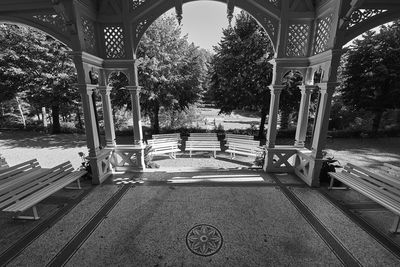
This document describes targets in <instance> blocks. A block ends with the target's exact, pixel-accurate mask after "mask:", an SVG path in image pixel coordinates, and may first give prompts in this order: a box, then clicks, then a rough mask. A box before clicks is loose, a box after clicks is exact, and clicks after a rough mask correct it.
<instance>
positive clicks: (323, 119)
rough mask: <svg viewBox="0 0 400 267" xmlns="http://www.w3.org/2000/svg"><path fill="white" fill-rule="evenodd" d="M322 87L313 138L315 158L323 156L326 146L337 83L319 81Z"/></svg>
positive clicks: (319, 85)
mask: <svg viewBox="0 0 400 267" xmlns="http://www.w3.org/2000/svg"><path fill="white" fill-rule="evenodd" d="M317 86H318V87H319V88H320V92H321V95H320V102H319V109H318V117H317V118H316V124H315V130H314V136H313V140H312V155H313V157H314V158H316V159H319V158H322V150H323V149H324V148H325V144H326V136H327V133H328V126H329V117H330V111H331V102H332V96H333V93H334V91H335V88H336V86H337V83H332V82H331V83H318V84H317Z"/></svg>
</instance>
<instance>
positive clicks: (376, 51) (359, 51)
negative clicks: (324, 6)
mask: <svg viewBox="0 0 400 267" xmlns="http://www.w3.org/2000/svg"><path fill="white" fill-rule="evenodd" d="M344 57H345V59H346V61H345V64H344V66H343V68H342V72H341V79H342V83H341V86H340V93H341V95H342V98H343V102H344V103H345V104H346V105H347V106H348V107H350V108H351V109H352V110H354V111H360V110H366V111H371V112H373V113H374V118H373V123H372V130H373V132H375V133H376V132H377V130H378V128H379V124H380V121H381V118H382V114H383V112H384V111H386V110H387V109H392V108H399V107H400V102H399V100H398V99H399V98H400V64H399V62H400V21H396V22H394V23H393V24H391V25H389V26H382V27H381V29H380V32H379V33H375V32H372V31H368V32H366V33H365V34H364V35H363V39H358V40H355V41H354V43H353V44H352V45H351V46H350V47H349V48H348V50H347V52H346V53H345V54H344Z"/></svg>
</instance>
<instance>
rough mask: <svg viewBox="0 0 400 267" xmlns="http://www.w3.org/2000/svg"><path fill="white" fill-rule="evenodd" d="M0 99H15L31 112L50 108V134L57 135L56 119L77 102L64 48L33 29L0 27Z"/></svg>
mask: <svg viewBox="0 0 400 267" xmlns="http://www.w3.org/2000/svg"><path fill="white" fill-rule="evenodd" d="M0 50H1V51H2V52H1V54H0V97H1V100H2V101H4V100H10V99H11V98H14V97H16V96H18V97H20V98H21V99H23V100H24V101H25V102H27V103H29V104H30V106H31V109H32V110H33V111H38V110H41V108H42V107H47V108H51V110H52V118H53V132H54V133H59V132H60V115H61V114H68V113H70V112H71V111H72V110H73V109H75V107H76V104H77V103H78V102H79V98H80V97H79V93H78V90H77V88H76V87H74V86H72V84H73V83H76V72H75V67H74V64H73V62H72V60H71V59H70V58H69V56H68V48H67V47H66V46H64V45H63V44H62V43H60V42H58V41H56V40H54V39H53V38H51V37H50V36H47V35H45V34H43V33H41V32H38V31H36V30H34V29H31V28H28V27H23V26H17V25H8V24H2V25H0Z"/></svg>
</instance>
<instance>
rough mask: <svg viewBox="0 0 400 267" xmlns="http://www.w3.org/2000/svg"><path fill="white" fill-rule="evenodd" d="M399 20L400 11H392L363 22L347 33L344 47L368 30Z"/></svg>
mask: <svg viewBox="0 0 400 267" xmlns="http://www.w3.org/2000/svg"><path fill="white" fill-rule="evenodd" d="M399 18H400V10H395V11H393V10H392V11H386V12H384V13H381V14H379V15H376V16H374V17H372V18H370V19H368V20H366V21H364V22H361V23H359V24H357V25H355V26H353V27H351V28H350V29H348V30H347V31H346V32H345V35H344V38H343V45H345V44H347V43H348V42H350V41H351V40H353V39H354V38H356V37H357V36H359V35H361V34H363V33H364V32H366V31H368V30H371V29H373V28H375V27H378V26H380V25H382V24H385V23H388V22H391V21H393V20H396V19H399Z"/></svg>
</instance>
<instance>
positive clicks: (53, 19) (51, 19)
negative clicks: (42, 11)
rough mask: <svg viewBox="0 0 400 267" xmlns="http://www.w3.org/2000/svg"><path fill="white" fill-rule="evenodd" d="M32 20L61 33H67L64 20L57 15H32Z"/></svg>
mask: <svg viewBox="0 0 400 267" xmlns="http://www.w3.org/2000/svg"><path fill="white" fill-rule="evenodd" d="M33 19H34V20H36V21H38V22H40V23H41V24H47V25H49V26H51V27H54V28H57V29H59V30H61V31H62V32H66V31H67V27H66V26H65V20H64V18H63V17H62V16H60V15H58V14H48V15H34V16H33Z"/></svg>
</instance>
